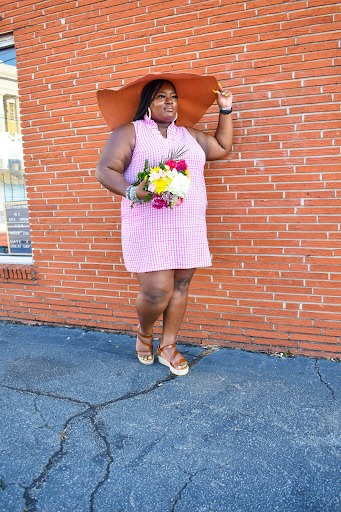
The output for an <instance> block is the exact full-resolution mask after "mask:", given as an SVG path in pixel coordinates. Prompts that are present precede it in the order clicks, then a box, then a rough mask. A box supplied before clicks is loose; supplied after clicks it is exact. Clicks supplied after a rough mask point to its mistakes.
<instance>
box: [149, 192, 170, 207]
mask: <svg viewBox="0 0 341 512" xmlns="http://www.w3.org/2000/svg"><path fill="white" fill-rule="evenodd" d="M167 206H168V204H167V203H166V202H165V201H164V200H163V199H162V197H160V196H157V195H156V194H155V195H154V197H153V199H152V207H153V208H157V209H161V208H164V207H167Z"/></svg>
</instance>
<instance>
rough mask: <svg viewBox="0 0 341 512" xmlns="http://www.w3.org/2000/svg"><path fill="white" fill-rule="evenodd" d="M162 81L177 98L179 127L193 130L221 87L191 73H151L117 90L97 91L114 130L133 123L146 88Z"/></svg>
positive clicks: (107, 118) (98, 100) (206, 78)
mask: <svg viewBox="0 0 341 512" xmlns="http://www.w3.org/2000/svg"><path fill="white" fill-rule="evenodd" d="M159 78H162V79H164V80H165V81H166V80H168V81H170V82H172V84H173V85H174V87H175V89H176V92H177V95H178V119H177V122H176V124H177V125H178V126H194V125H195V124H196V123H197V122H198V121H199V119H201V118H202V116H203V115H204V113H205V112H206V110H207V109H208V107H210V106H211V105H212V103H213V102H214V100H215V99H216V94H215V93H214V92H213V89H214V90H216V89H217V87H218V82H217V79H216V78H215V77H214V76H212V75H204V76H201V75H195V74H192V73H158V74H156V73H151V74H149V75H145V76H143V77H142V78H139V79H138V80H135V81H134V82H131V83H130V84H127V85H124V86H123V87H121V88H120V89H118V90H114V89H102V90H100V91H97V103H98V106H99V108H100V111H101V113H102V115H103V117H104V119H105V120H106V122H107V123H108V125H109V126H110V128H111V129H112V130H115V128H117V127H118V126H120V125H121V124H124V123H131V122H132V120H133V118H134V116H135V114H136V111H137V108H138V106H139V103H140V97H141V92H142V89H143V88H144V86H145V85H146V84H147V83H149V82H151V81H152V80H157V79H159Z"/></svg>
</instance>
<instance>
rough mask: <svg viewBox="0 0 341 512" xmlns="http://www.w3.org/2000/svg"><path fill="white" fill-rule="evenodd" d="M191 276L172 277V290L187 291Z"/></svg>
mask: <svg viewBox="0 0 341 512" xmlns="http://www.w3.org/2000/svg"><path fill="white" fill-rule="evenodd" d="M191 280H192V276H190V277H181V278H180V277H179V278H178V279H176V278H175V279H174V291H177V292H180V293H187V292H188V288H189V285H190V284H191Z"/></svg>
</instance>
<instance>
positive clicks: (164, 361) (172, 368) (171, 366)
mask: <svg viewBox="0 0 341 512" xmlns="http://www.w3.org/2000/svg"><path fill="white" fill-rule="evenodd" d="M166 349H172V350H173V353H172V355H171V356H170V359H169V361H167V359H165V358H164V357H162V355H161V354H162V352H163V351H164V350H166ZM177 354H178V355H179V356H180V357H178V358H177V362H176V363H175V361H174V360H175V358H176V355H177ZM157 357H158V359H159V363H161V364H164V365H165V366H168V368H169V369H170V371H171V372H172V373H174V375H186V374H187V373H188V370H189V368H188V364H187V361H186V359H185V358H184V357H183V356H182V355H181V354H179V352H178V351H177V350H176V346H175V343H172V344H171V345H166V346H164V347H160V345H159V346H158V347H157ZM183 363H186V365H187V366H186V367H185V368H178V367H179V366H180V365H181V364H183Z"/></svg>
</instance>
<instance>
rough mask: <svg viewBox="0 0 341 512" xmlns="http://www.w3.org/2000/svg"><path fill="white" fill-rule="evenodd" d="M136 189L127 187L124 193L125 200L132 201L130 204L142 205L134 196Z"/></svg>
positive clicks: (135, 195)
mask: <svg viewBox="0 0 341 512" xmlns="http://www.w3.org/2000/svg"><path fill="white" fill-rule="evenodd" d="M136 189H137V187H134V185H129V187H128V188H127V190H126V191H125V196H126V198H127V199H128V200H129V201H132V203H133V204H134V203H140V204H142V201H141V199H139V198H138V197H137V194H136Z"/></svg>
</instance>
